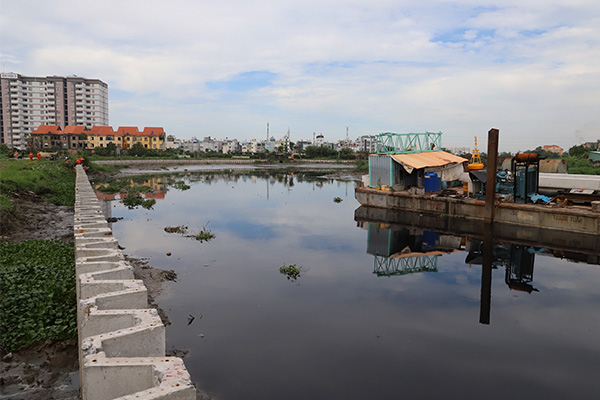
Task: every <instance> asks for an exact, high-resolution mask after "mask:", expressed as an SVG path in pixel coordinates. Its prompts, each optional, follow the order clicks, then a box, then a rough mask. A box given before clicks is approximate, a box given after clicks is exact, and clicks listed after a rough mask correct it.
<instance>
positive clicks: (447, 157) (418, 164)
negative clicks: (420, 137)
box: [390, 151, 469, 169]
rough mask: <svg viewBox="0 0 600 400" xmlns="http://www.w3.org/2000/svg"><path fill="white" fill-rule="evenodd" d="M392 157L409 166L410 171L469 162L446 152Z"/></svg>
mask: <svg viewBox="0 0 600 400" xmlns="http://www.w3.org/2000/svg"><path fill="white" fill-rule="evenodd" d="M390 157H392V158H393V159H394V161H396V162H398V163H400V164H402V165H404V166H408V167H409V168H410V169H412V168H416V169H421V168H427V167H442V166H444V165H448V164H458V163H463V162H465V161H469V160H467V159H466V158H462V157H459V156H455V155H454V154H450V153H446V152H445V151H425V152H422V153H411V154H394V155H391V156H390Z"/></svg>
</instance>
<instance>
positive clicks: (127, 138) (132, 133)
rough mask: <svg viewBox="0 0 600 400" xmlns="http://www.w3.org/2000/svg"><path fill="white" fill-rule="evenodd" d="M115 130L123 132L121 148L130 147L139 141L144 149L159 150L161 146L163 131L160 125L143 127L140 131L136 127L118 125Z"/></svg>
mask: <svg viewBox="0 0 600 400" xmlns="http://www.w3.org/2000/svg"><path fill="white" fill-rule="evenodd" d="M117 132H119V133H122V134H123V148H124V149H130V148H131V147H133V145H134V144H136V143H140V144H141V145H142V146H144V148H146V149H155V150H160V149H162V148H163V143H164V140H165V131H164V130H163V128H160V127H150V128H144V130H143V131H142V132H140V131H138V128H137V127H129V126H120V127H119V129H117Z"/></svg>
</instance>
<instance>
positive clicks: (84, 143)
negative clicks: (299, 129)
mask: <svg viewBox="0 0 600 400" xmlns="http://www.w3.org/2000/svg"><path fill="white" fill-rule="evenodd" d="M111 143H112V144H114V145H115V147H116V148H118V149H123V150H126V149H130V148H132V147H133V145H135V144H136V143H140V144H141V145H142V146H143V147H144V148H147V149H156V150H164V149H181V150H183V151H187V152H219V153H241V154H260V153H264V152H280V151H281V152H290V151H291V152H303V151H304V149H306V147H308V146H326V147H330V148H332V149H335V150H341V149H343V148H350V149H352V150H353V151H361V150H364V151H367V152H374V151H375V150H376V145H377V140H376V137H375V136H366V135H365V136H362V137H360V138H358V139H356V140H352V139H344V140H340V141H337V142H336V143H329V142H327V141H326V140H325V137H324V135H323V134H319V135H317V136H315V137H314V138H313V140H312V141H309V140H298V141H296V142H294V143H293V148H290V144H291V142H290V139H289V136H287V135H286V136H284V138H283V139H275V138H274V137H271V138H269V139H268V140H258V139H252V140H249V141H239V140H237V139H229V138H226V139H225V140H218V139H214V138H211V137H205V138H204V139H202V140H199V139H197V138H195V137H193V138H191V139H187V140H183V139H178V138H176V137H175V136H173V135H166V133H165V131H164V129H163V128H162V127H145V128H143V129H142V130H141V131H140V130H139V129H138V128H137V127H131V126H121V127H119V128H117V129H116V130H114V129H113V128H112V127H111V126H92V127H91V128H88V127H86V126H84V125H67V126H66V127H65V128H64V129H62V128H61V127H60V126H59V125H40V126H39V127H38V128H37V129H35V130H33V131H32V132H31V138H30V147H31V148H32V149H35V150H43V149H51V148H60V149H61V150H71V151H78V150H85V149H94V148H96V147H107V146H108V145H109V144H111Z"/></svg>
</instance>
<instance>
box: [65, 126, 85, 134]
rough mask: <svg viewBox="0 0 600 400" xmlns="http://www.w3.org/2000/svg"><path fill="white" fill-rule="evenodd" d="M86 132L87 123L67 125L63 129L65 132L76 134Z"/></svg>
mask: <svg viewBox="0 0 600 400" xmlns="http://www.w3.org/2000/svg"><path fill="white" fill-rule="evenodd" d="M84 132H87V130H86V129H85V125H67V126H65V130H64V131H63V133H71V134H76V135H78V134H80V133H84Z"/></svg>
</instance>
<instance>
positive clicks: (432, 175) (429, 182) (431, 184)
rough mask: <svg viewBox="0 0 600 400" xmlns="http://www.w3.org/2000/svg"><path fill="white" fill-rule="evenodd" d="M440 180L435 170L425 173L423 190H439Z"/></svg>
mask: <svg viewBox="0 0 600 400" xmlns="http://www.w3.org/2000/svg"><path fill="white" fill-rule="evenodd" d="M440 187H441V180H440V178H439V177H438V175H437V173H436V172H426V173H425V192H437V191H439V190H440Z"/></svg>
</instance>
